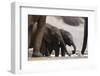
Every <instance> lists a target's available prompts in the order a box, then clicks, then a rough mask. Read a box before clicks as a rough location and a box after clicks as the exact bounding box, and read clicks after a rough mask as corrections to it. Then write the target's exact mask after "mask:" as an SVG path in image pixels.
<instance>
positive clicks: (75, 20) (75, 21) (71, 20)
mask: <svg viewBox="0 0 100 76" xmlns="http://www.w3.org/2000/svg"><path fill="white" fill-rule="evenodd" d="M62 20H63V22H64V23H66V24H68V25H72V26H79V25H80V24H83V22H84V21H83V20H82V18H81V17H70V16H66V17H62Z"/></svg>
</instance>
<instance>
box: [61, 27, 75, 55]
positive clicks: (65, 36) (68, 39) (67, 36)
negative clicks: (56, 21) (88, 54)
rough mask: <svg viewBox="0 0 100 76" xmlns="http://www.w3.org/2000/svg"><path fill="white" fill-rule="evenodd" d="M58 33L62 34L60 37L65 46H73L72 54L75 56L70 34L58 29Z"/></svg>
mask: <svg viewBox="0 0 100 76" xmlns="http://www.w3.org/2000/svg"><path fill="white" fill-rule="evenodd" d="M60 32H61V34H62V37H63V40H64V42H65V44H66V45H69V46H73V48H74V50H73V51H72V54H75V52H76V46H75V44H74V41H73V37H72V35H71V33H70V32H68V31H65V30H63V29H60ZM61 49H62V48H61Z"/></svg>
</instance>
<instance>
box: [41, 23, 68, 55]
mask: <svg viewBox="0 0 100 76" xmlns="http://www.w3.org/2000/svg"><path fill="white" fill-rule="evenodd" d="M44 32H45V33H44V36H43V40H42V46H41V49H40V51H41V53H42V55H43V56H49V55H50V54H51V53H52V51H53V50H54V51H55V56H59V48H62V50H61V52H62V53H61V55H62V56H65V53H66V54H67V55H69V56H70V54H69V53H68V52H67V49H66V47H65V45H66V44H65V42H64V40H63V37H62V34H61V32H60V30H59V29H58V28H56V27H54V26H52V25H50V24H46V29H45V30H44Z"/></svg>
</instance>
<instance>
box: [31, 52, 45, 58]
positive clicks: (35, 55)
mask: <svg viewBox="0 0 100 76" xmlns="http://www.w3.org/2000/svg"><path fill="white" fill-rule="evenodd" d="M42 56H43V55H42V54H41V53H40V52H38V51H37V52H33V54H32V57H42Z"/></svg>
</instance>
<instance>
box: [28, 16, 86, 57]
mask: <svg viewBox="0 0 100 76" xmlns="http://www.w3.org/2000/svg"><path fill="white" fill-rule="evenodd" d="M66 18H67V19H66ZM84 19H85V22H87V18H84ZM62 20H63V21H64V22H65V23H66V24H69V25H72V26H74V25H75V26H77V25H79V24H80V23H81V21H80V19H79V18H73V17H67V16H66V17H62ZM76 20H77V21H76ZM45 24H46V16H44V15H28V48H29V47H32V48H33V47H34V49H33V55H32V56H33V57H40V56H42V54H41V52H40V48H41V45H42V40H43V36H44V30H45V29H46V25H45ZM35 25H36V26H35ZM34 26H35V28H34ZM85 28H86V29H87V26H86V27H85ZM86 29H85V32H84V43H83V49H82V51H81V52H82V54H84V50H85V49H86V44H87V34H86V33H87V32H86ZM59 36H60V39H61V40H62V38H61V34H60V33H59ZM61 40H60V43H61V44H62V45H61V46H62V47H63V48H64V49H65V43H64V41H61ZM30 45H32V46H30Z"/></svg>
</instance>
